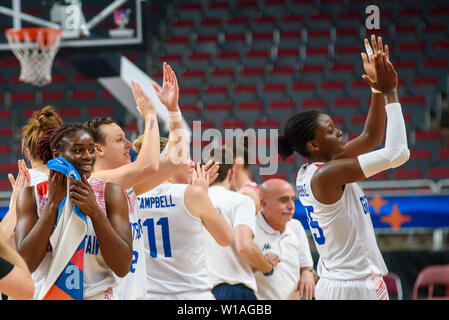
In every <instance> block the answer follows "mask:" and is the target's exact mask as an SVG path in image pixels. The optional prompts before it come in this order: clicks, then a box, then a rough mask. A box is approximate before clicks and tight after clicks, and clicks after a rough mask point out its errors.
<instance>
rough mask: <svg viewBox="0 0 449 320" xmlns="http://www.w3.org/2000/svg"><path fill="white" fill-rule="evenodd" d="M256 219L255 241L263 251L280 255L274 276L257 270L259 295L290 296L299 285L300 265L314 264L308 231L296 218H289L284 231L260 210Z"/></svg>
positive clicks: (266, 297) (263, 252) (268, 296)
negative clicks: (269, 221)
mask: <svg viewBox="0 0 449 320" xmlns="http://www.w3.org/2000/svg"><path fill="white" fill-rule="evenodd" d="M256 222H257V229H256V236H255V238H254V242H255V243H256V244H257V246H258V247H259V249H260V250H261V251H262V254H264V255H265V254H266V253H267V252H273V253H275V254H277V255H278V256H279V258H280V262H279V263H278V265H277V266H276V268H275V269H274V272H273V274H272V275H271V276H264V275H263V274H262V273H261V272H256V274H255V277H256V282H257V294H256V296H257V299H259V300H286V299H287V298H288V297H289V296H290V295H291V294H292V292H293V291H295V290H296V288H297V287H298V283H299V279H300V268H304V267H313V259H312V254H311V252H310V247H309V241H308V239H307V235H306V232H305V231H304V228H303V226H302V224H301V222H299V221H298V220H296V219H291V220H290V221H289V222H287V224H286V226H285V230H284V232H282V233H281V232H279V231H277V230H274V229H273V228H272V227H271V226H270V225H269V224H268V223H267V222H266V220H265V218H264V217H263V215H262V213H260V212H259V213H258V214H257V216H256ZM280 284H282V285H280Z"/></svg>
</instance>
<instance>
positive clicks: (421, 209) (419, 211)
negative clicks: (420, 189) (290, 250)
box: [294, 195, 449, 230]
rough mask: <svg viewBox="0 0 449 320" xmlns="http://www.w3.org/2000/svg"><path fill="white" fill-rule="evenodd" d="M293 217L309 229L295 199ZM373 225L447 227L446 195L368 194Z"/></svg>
mask: <svg viewBox="0 0 449 320" xmlns="http://www.w3.org/2000/svg"><path fill="white" fill-rule="evenodd" d="M295 204H296V210H295V214H294V218H296V219H298V220H299V221H301V223H302V225H303V226H304V228H305V229H306V230H308V229H309V225H308V222H307V216H306V211H305V209H304V207H303V206H302V204H301V202H300V201H299V200H298V199H296V201H295ZM368 204H369V211H370V214H371V220H372V222H373V226H374V228H383V229H388V228H390V229H393V230H399V229H405V228H442V227H449V195H419V196H382V197H381V196H374V197H368Z"/></svg>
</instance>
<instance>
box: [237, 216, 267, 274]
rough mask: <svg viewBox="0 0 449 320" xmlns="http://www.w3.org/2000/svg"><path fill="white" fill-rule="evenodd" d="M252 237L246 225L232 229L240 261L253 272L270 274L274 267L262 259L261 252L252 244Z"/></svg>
mask: <svg viewBox="0 0 449 320" xmlns="http://www.w3.org/2000/svg"><path fill="white" fill-rule="evenodd" d="M253 237H254V234H253V231H252V230H251V228H250V227H249V226H248V225H245V224H239V225H237V226H236V227H235V228H234V238H235V245H236V248H237V251H238V253H239V254H240V256H241V257H242V259H243V260H245V261H246V263H248V264H249V265H250V266H251V268H252V269H253V270H256V271H260V272H262V273H270V272H271V271H273V268H274V266H273V265H272V264H270V263H269V262H267V260H266V259H265V258H264V256H263V254H262V251H260V249H259V247H258V246H257V245H256V243H255V242H254V240H253Z"/></svg>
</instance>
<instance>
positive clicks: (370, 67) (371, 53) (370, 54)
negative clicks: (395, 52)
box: [361, 35, 390, 82]
mask: <svg viewBox="0 0 449 320" xmlns="http://www.w3.org/2000/svg"><path fill="white" fill-rule="evenodd" d="M364 44H365V48H366V52H367V53H365V52H362V53H361V55H362V61H363V69H364V70H365V72H366V75H363V76H362V77H363V78H364V79H365V77H368V78H370V79H371V81H373V82H375V81H376V79H377V78H376V67H375V61H374V57H375V54H376V52H378V51H380V52H382V53H385V55H386V58H387V60H388V61H389V60H390V50H389V48H388V45H385V46H383V44H382V37H378V38H377V42H376V36H375V35H371V44H372V47H371V46H370V44H369V42H368V39H365V40H364Z"/></svg>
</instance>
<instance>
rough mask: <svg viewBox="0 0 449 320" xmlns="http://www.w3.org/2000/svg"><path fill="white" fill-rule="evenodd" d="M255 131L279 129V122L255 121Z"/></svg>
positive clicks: (273, 120)
mask: <svg viewBox="0 0 449 320" xmlns="http://www.w3.org/2000/svg"><path fill="white" fill-rule="evenodd" d="M253 127H254V128H256V129H279V120H277V119H256V120H254V122H253Z"/></svg>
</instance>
